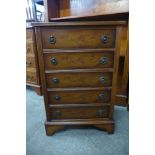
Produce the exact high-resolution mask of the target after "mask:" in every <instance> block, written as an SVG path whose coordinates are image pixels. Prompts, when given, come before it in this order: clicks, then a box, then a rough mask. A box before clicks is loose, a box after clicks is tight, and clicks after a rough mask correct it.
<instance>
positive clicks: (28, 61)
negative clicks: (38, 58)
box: [26, 56, 36, 68]
mask: <svg viewBox="0 0 155 155" xmlns="http://www.w3.org/2000/svg"><path fill="white" fill-rule="evenodd" d="M26 67H32V68H35V67H36V63H35V57H34V56H26Z"/></svg>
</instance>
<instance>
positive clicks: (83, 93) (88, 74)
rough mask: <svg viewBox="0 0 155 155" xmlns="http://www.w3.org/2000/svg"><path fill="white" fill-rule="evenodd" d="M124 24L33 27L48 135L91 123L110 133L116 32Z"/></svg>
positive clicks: (117, 48) (118, 35) (118, 36)
mask: <svg viewBox="0 0 155 155" xmlns="http://www.w3.org/2000/svg"><path fill="white" fill-rule="evenodd" d="M126 24H127V22H126V21H104V22H102V21H99V22H96V21H95V22H63V23H61V22H54V23H52V22H51V23H34V24H33V25H34V27H35V35H36V43H37V51H38V56H39V68H40V75H41V83H42V90H43V95H44V101H45V109H46V117H47V122H46V123H45V127H46V133H47V135H52V134H53V133H54V132H56V131H57V130H59V129H62V128H64V126H70V125H94V126H95V127H97V128H99V129H103V130H106V131H107V132H109V133H113V131H114V120H113V110H114V109H113V106H114V104H115V94H116V90H117V88H116V85H117V73H118V65H119V51H120V43H121V29H122V27H124V26H126Z"/></svg>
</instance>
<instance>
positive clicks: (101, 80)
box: [99, 76, 105, 84]
mask: <svg viewBox="0 0 155 155" xmlns="http://www.w3.org/2000/svg"><path fill="white" fill-rule="evenodd" d="M99 81H100V83H102V84H103V83H104V82H105V77H104V76H101V77H100V79H99Z"/></svg>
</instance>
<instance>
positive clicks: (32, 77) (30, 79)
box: [26, 69, 37, 84]
mask: <svg viewBox="0 0 155 155" xmlns="http://www.w3.org/2000/svg"><path fill="white" fill-rule="evenodd" d="M26 82H27V83H34V84H35V83H37V74H36V71H35V70H33V69H31V70H29V69H27V70H26Z"/></svg>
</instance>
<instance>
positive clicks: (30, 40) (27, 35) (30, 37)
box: [26, 29, 33, 43]
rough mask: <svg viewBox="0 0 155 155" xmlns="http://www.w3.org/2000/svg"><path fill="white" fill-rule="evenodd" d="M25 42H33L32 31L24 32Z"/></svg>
mask: <svg viewBox="0 0 155 155" xmlns="http://www.w3.org/2000/svg"><path fill="white" fill-rule="evenodd" d="M26 42H27V43H31V42H33V30H32V29H27V30H26Z"/></svg>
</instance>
